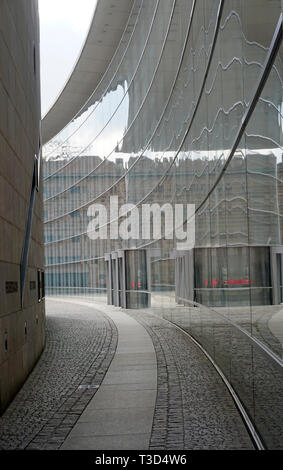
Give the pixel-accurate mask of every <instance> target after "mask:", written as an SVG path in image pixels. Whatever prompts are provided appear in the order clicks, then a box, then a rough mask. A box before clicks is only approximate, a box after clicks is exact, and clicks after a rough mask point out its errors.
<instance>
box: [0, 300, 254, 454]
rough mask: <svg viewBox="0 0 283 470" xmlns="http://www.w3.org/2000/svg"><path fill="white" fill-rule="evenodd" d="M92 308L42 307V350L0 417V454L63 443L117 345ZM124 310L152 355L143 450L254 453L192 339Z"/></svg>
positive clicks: (232, 407) (109, 323)
mask: <svg viewBox="0 0 283 470" xmlns="http://www.w3.org/2000/svg"><path fill="white" fill-rule="evenodd" d="M78 300H79V299H78ZM93 305H94V306H93V308H92V307H90V302H88V305H84V300H83V299H82V303H81V304H80V305H78V303H77V301H76V303H75V304H72V301H71V300H70V299H67V300H66V299H64V301H63V299H62V301H59V300H51V301H48V302H47V345H46V349H45V351H44V353H43V355H42V357H41V359H40V361H39V362H38V364H37V366H36V367H35V369H34V370H33V372H32V373H31V375H30V376H29V378H28V380H27V382H26V383H25V385H24V387H23V388H22V389H21V391H20V392H19V393H18V395H17V396H16V398H15V400H14V401H13V402H12V404H11V405H10V407H9V408H8V409H7V411H6V412H5V414H4V415H3V416H2V417H1V418H0V449H59V448H60V446H61V445H62V443H63V442H64V441H65V439H66V437H67V435H68V434H69V432H70V431H71V429H72V428H73V427H74V425H75V423H76V422H77V420H78V418H79V417H80V415H81V414H82V412H83V411H84V409H85V408H86V406H87V404H88V403H89V401H90V400H91V398H92V397H93V396H94V394H95V393H96V390H97V389H98V387H99V385H100V384H101V382H102V380H103V377H104V375H105V373H106V371H107V369H108V367H109V365H110V363H111V360H112V358H113V356H114V353H115V350H116V346H117V339H118V338H117V330H116V327H115V325H114V324H113V322H112V321H111V319H110V318H108V316H106V315H104V313H103V311H104V312H107V308H106V306H105V305H104V306H103V308H101V306H99V304H95V303H94V304H93ZM100 308H101V310H102V311H100ZM126 313H128V314H129V315H130V316H131V317H132V318H134V319H135V320H137V321H138V322H140V323H141V324H142V325H143V326H144V327H145V328H146V330H147V331H148V333H149V335H150V336H151V339H152V341H153V344H154V347H155V351H156V355H157V365H158V387H157V401H156V407H155V414H154V420H153V428H152V435H151V441H150V449H151V450H162V449H165V450H174V449H178V450H181V449H186V450H196V449H219V450H220V449H253V445H252V443H251V440H250V437H249V435H248V433H247V431H246V428H245V426H244V424H243V422H242V419H241V417H240V415H239V413H238V411H237V409H236V407H235V405H234V402H233V400H232V398H231V396H230V394H229V392H228V391H227V389H226V387H225V385H224V384H223V382H222V380H221V378H220V377H219V375H218V374H217V372H216V371H215V369H214V367H213V366H212V365H211V364H210V362H209V361H208V360H207V358H206V357H205V356H204V354H203V353H202V352H201V351H200V350H199V349H198V348H197V347H196V346H195V345H194V344H193V342H192V341H191V340H190V339H189V338H188V337H186V336H185V335H184V334H183V333H182V332H181V331H180V330H178V329H176V328H175V327H174V325H172V324H170V323H168V322H167V321H165V320H163V319H161V318H158V317H157V316H155V315H151V314H150V313H148V312H146V311H133V310H131V311H129V310H127V311H126Z"/></svg>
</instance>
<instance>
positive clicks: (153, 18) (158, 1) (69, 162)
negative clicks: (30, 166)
mask: <svg viewBox="0 0 283 470" xmlns="http://www.w3.org/2000/svg"><path fill="white" fill-rule="evenodd" d="M160 1H161V0H156V6H155V10H154V15H153V17H152V20H151V24H150V28H149V32H148V35H147V38H146V41H145V45H144V48H143V50H142V54H141V56H140V58H139V61H138V64H137V67H136V69H135V72H134V75H133V77H132V78H131V81H130V83H129V86H128V88H127V90H126V92H125V93H124V96H123V98H122V99H121V101H120V103H119V105H118V106H117V108H116V109H115V111H114V112H113V114H112V115H111V116H110V118H109V119H108V121H107V122H106V124H105V125H104V126H103V128H102V129H101V130H100V131H99V132H98V134H97V135H96V136H95V137H94V138H93V139H92V140H91V141H90V142H89V143H88V145H87V146H86V147H84V148H83V149H82V150H81V151H80V152H79V153H78V155H76V156H75V157H74V158H73V159H71V160H69V161H68V163H66V165H64V166H63V167H61V168H62V169H64V168H66V167H67V166H68V165H69V164H71V163H72V162H73V161H74V160H75V159H77V158H78V157H79V156H80V155H81V154H82V153H83V152H85V151H86V150H87V149H88V148H89V147H90V146H91V145H93V143H94V142H95V140H96V139H97V138H98V137H99V136H100V135H101V134H102V133H103V131H104V130H105V129H106V127H107V126H108V124H109V123H110V122H111V120H112V118H113V117H114V116H115V115H116V113H117V111H118V109H119V108H120V107H121V104H122V103H123V102H124V100H125V98H126V96H127V95H128V92H129V89H130V88H131V86H132V84H133V82H134V79H135V77H136V75H137V73H138V69H139V67H140V64H141V62H142V59H143V57H144V54H145V51H146V46H147V44H148V42H149V38H150V36H151V33H152V31H153V25H154V22H155V19H156V15H157V10H158V7H159V5H160ZM173 1H174V0H173ZM175 1H176V0H175ZM122 140H123V139H122ZM115 148H116V147H115ZM112 153H113V151H111V153H110V154H109V155H108V156H107V157H106V158H105V160H107V159H108V157H109V156H110V155H111V154H112ZM105 160H102V162H101V163H100V164H99V165H98V166H97V167H96V168H94V170H92V172H94V171H95V170H97V169H98V168H99V167H100V166H101V165H102V164H103V163H104V162H105ZM59 171H60V169H59ZM59 171H57V170H56V174H57V173H58V172H59ZM54 174H55V173H52V175H50V176H48V177H47V178H46V179H49V178H51V176H53V175H54ZM89 174H91V173H89ZM80 181H81V180H79V181H78V182H77V183H76V184H79V182H80ZM74 186H76V185H74ZM71 187H72V186H70V188H71Z"/></svg>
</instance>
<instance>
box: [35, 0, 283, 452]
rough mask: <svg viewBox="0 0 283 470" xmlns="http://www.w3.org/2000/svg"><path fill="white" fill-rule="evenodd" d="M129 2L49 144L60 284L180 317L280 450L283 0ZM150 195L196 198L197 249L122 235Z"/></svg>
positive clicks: (50, 224)
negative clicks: (98, 235) (111, 49)
mask: <svg viewBox="0 0 283 470" xmlns="http://www.w3.org/2000/svg"><path fill="white" fill-rule="evenodd" d="M99 3H101V2H98V4H99ZM130 4H131V5H130V8H129V10H128V13H127V18H126V20H125V27H124V30H123V33H122V34H121V37H120V39H119V41H118V42H117V47H116V50H115V53H114V54H113V57H112V58H111V60H110V61H109V64H108V66H107V68H106V70H105V71H104V74H103V75H102V77H101V79H100V81H99V82H98V83H96V84H95V85H94V86H93V92H92V93H91V94H90V96H89V98H88V100H87V102H86V103H85V104H84V105H83V106H82V107H81V108H80V109H78V110H77V114H76V115H74V117H73V119H72V120H71V122H70V123H69V124H67V125H66V127H64V128H63V129H61V127H60V125H61V124H60V123H61V121H60V123H58V126H57V129H56V132H55V131H54V132H53V133H54V134H55V133H56V135H54V136H53V138H52V139H51V140H49V141H48V142H47V143H46V145H45V147H44V185H45V188H44V191H45V195H44V198H45V243H46V249H45V262H46V279H47V289H48V293H49V294H50V295H52V294H55V295H58V294H60V293H62V294H64V295H66V294H70V295H76V294H78V295H82V294H85V295H87V296H94V298H96V299H98V298H100V299H101V300H103V299H105V301H106V299H107V301H108V302H109V303H110V304H114V305H117V306H122V307H124V308H140V309H142V308H147V311H150V312H151V313H153V314H155V315H162V316H163V317H164V318H166V319H168V320H169V321H171V322H173V323H176V324H177V325H179V326H181V327H182V328H184V329H185V330H186V331H187V332H189V333H190V334H191V336H192V337H193V338H194V339H195V340H197V341H198V342H199V343H200V344H201V345H202V346H203V347H204V348H205V350H206V351H207V353H208V354H209V355H210V356H211V357H212V358H213V359H214V361H215V362H216V364H217V365H218V366H219V367H220V369H221V370H222V371H223V373H224V374H225V376H226V377H227V379H228V380H229V382H230V384H231V385H232V386H233V388H234V390H235V391H236V392H237V394H238V396H239V398H240V400H241V402H242V404H243V405H244V408H245V409H246V411H247V413H248V415H249V417H250V419H251V421H252V422H253V423H254V426H255V429H256V431H257V432H258V435H259V436H260V439H261V441H262V443H263V445H264V446H265V447H267V448H272V449H282V448H283V441H282V435H283V403H282V398H281V397H282V392H283V372H282V371H283V369H282V365H283V362H282V357H283V354H282V351H283V336H282V325H283V313H282V312H283V308H282V305H281V304H282V301H283V294H282V293H283V290H282V278H283V262H282V255H283V232H282V228H283V225H282V215H283V213H282V204H283V190H282V185H283V174H282V171H283V166H282V80H283V76H282V70H283V69H282V54H283V50H282V43H281V41H282V6H281V2H280V1H279V0H272V1H269V2H266V1H263V0H249V1H248V2H247V1H244V0H236V1H233V0H225V1H223V0H217V1H214V2H211V1H210V0H197V1H194V0H191V1H189V0H136V1H133V2H130ZM124 7H125V5H124ZM97 14H98V13H97ZM70 86H71V84H70ZM81 86H82V87H83V86H84V85H83V83H82V85H81ZM60 100H61V102H63V101H64V100H66V102H67V100H68V95H67V94H65V95H64V91H63V92H62V95H61V97H60ZM55 107H56V104H55ZM50 116H54V109H53V110H51V111H50ZM50 116H49V115H47V116H46V118H45V120H44V121H43V126H45V127H46V129H49V128H50V119H51V118H50ZM52 125H53V127H54V128H56V126H55V124H54V120H53V122H52ZM46 134H48V132H46ZM114 196H116V197H118V200H119V207H120V209H121V207H122V206H123V205H124V204H129V206H128V207H127V210H126V212H125V209H124V212H123V211H120V213H119V212H118V213H117V214H114V216H113V217H112V218H111V216H110V219H109V220H108V223H107V224H106V225H107V230H108V232H107V233H108V236H107V237H106V239H105V240H101V239H92V238H90V237H89V232H88V224H89V221H90V220H91V215H92V216H94V214H93V213H92V212H91V209H90V208H91V207H92V206H93V204H100V205H101V206H104V207H105V208H106V209H107V211H108V213H110V212H111V202H110V201H111V199H110V198H111V197H114ZM145 204H160V206H162V205H163V204H171V205H172V206H176V205H177V204H178V205H181V204H182V205H183V206H184V207H186V206H187V205H188V204H193V205H194V206H195V246H194V248H192V249H187V250H180V249H178V240H177V238H176V234H173V236H172V237H171V238H170V239H169V238H168V237H166V236H165V233H164V230H163V232H162V234H161V236H160V237H159V239H158V240H155V239H154V240H153V239H143V238H142V236H140V237H135V238H131V237H130V236H129V237H128V239H125V237H124V238H123V237H121V236H120V237H116V238H115V237H114V238H113V237H112V238H111V237H110V234H111V227H115V226H117V225H119V224H121V223H124V224H128V231H129V232H131V230H132V228H133V227H131V223H130V218H129V217H130V216H131V214H132V213H134V211H136V210H137V209H138V210H139V211H141V210H142V207H143V206H144V205H145ZM112 209H113V208H112ZM162 220H164V219H162ZM187 222H189V221H185V222H184V228H185V227H186V226H187ZM141 223H142V222H141V221H140V224H141ZM115 224H116V225H115ZM163 224H164V223H163ZM141 228H142V225H141V226H140V229H141ZM163 229H164V225H163ZM140 233H141V230H140Z"/></svg>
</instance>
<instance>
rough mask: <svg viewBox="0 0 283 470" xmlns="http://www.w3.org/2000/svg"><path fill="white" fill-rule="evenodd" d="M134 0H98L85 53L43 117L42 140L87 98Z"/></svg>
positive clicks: (109, 55) (46, 139)
mask: <svg viewBox="0 0 283 470" xmlns="http://www.w3.org/2000/svg"><path fill="white" fill-rule="evenodd" d="M132 4H133V0H119V1H115V0H98V2H97V5H96V9H95V13H94V16H93V20H92V23H91V25H90V29H89V33H88V35H87V39H86V41H85V44H84V47H83V49H82V53H81V55H80V57H79V59H78V61H77V63H76V65H75V67H74V69H73V72H72V73H71V75H70V78H69V80H68V81H67V83H66V85H65V87H64V88H63V90H62V92H61V94H60V95H59V97H58V99H57V100H56V102H55V103H54V105H53V106H52V107H51V108H50V110H49V111H48V113H47V114H46V115H45V117H44V118H43V120H42V143H43V144H45V143H46V142H48V141H49V140H50V139H52V137H54V136H55V135H56V134H58V132H60V130H61V129H62V128H64V127H65V125H67V124H68V122H70V121H71V119H72V118H73V117H74V116H75V114H76V113H77V112H78V111H79V110H80V108H81V107H82V106H83V105H84V103H85V102H86V101H87V99H88V98H89V96H90V95H91V93H92V92H93V90H94V89H95V87H96V86H97V85H98V83H99V81H100V79H101V77H102V76H103V74H104V72H105V71H106V69H107V67H108V64H109V62H110V61H111V59H112V57H113V54H114V52H115V50H116V48H117V46H118V44H119V41H120V39H121V36H122V34H123V31H124V28H125V26H126V23H127V20H128V17H129V13H130V10H131V8H132Z"/></svg>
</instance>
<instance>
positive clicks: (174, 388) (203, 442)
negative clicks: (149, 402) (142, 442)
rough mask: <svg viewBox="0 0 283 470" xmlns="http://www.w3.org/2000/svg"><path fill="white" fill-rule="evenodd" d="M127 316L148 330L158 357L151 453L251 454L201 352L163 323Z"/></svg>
mask: <svg viewBox="0 0 283 470" xmlns="http://www.w3.org/2000/svg"><path fill="white" fill-rule="evenodd" d="M127 313H128V314H130V315H131V316H132V317H133V318H134V319H136V320H137V321H139V322H140V323H141V324H142V325H144V326H145V328H146V329H147V331H148V333H149V334H150V336H151V338H152V341H153V344H154V347H155V351H156V355H157V364H158V387H157V401H156V409H155V415H154V421H153V429H152V435H151V442H150V449H151V450H157V449H158V450H162V449H171V450H174V449H179V450H180V449H186V450H197V449H203V450H205V449H208V450H209V449H217V450H221V449H253V445H252V443H251V440H250V437H249V434H248V432H247V431H246V428H245V426H244V424H243V421H242V419H241V417H240V415H239V412H238V410H237V409H236V407H235V405H234V402H233V400H232V398H231V396H230V394H229V392H228V390H227V388H226V386H225V385H224V383H223V382H222V379H221V378H220V376H219V375H218V373H217V372H216V371H215V369H214V367H213V366H212V364H211V363H210V362H209V361H208V359H207V358H206V357H205V356H204V354H203V353H202V352H201V351H200V349H199V348H198V347H197V346H195V345H194V343H193V342H192V341H191V340H190V339H189V338H188V337H186V336H185V335H184V334H183V333H182V332H181V331H180V330H178V329H176V328H175V327H174V326H173V325H172V324H170V323H168V322H166V321H165V320H163V319H161V318H158V317H156V316H154V315H151V314H148V313H146V312H144V311H143V312H141V311H138V312H135V311H133V310H132V311H131V313H129V311H127Z"/></svg>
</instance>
